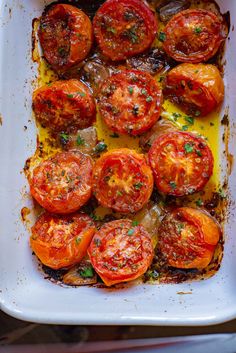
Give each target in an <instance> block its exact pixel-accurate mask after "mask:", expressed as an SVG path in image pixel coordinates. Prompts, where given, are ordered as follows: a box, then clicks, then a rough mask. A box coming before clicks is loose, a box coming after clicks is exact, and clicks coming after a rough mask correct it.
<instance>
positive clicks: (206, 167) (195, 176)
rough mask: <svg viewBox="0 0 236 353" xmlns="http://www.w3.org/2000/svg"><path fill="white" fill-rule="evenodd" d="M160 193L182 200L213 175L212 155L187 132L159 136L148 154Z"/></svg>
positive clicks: (202, 142) (196, 137)
mask: <svg viewBox="0 0 236 353" xmlns="http://www.w3.org/2000/svg"><path fill="white" fill-rule="evenodd" d="M148 156H149V163H150V166H151V168H152V170H153V174H154V180H155V184H156V186H157V188H158V190H159V191H161V192H163V193H164V194H168V195H173V196H184V195H189V194H192V193H194V192H198V191H200V190H202V189H203V188H204V186H205V185H206V183H207V182H208V180H209V179H210V177H211V175H212V173H213V162H214V160H213V155H212V152H211V150H210V148H209V147H208V146H207V144H206V142H205V140H203V139H202V138H201V137H198V136H196V135H194V134H192V133H189V132H181V131H173V132H169V133H166V134H162V135H160V136H159V137H158V138H157V139H156V140H155V141H154V143H153V145H152V147H151V148H150V150H149V153H148Z"/></svg>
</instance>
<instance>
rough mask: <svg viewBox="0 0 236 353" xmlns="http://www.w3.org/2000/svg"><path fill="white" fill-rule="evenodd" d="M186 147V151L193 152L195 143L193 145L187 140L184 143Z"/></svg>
mask: <svg viewBox="0 0 236 353" xmlns="http://www.w3.org/2000/svg"><path fill="white" fill-rule="evenodd" d="M184 149H185V152H186V153H191V152H193V145H191V144H190V143H189V142H187V143H186V144H185V145H184Z"/></svg>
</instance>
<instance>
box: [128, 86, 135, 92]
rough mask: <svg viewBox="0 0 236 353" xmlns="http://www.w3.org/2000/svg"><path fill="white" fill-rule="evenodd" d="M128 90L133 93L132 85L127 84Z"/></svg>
mask: <svg viewBox="0 0 236 353" xmlns="http://www.w3.org/2000/svg"><path fill="white" fill-rule="evenodd" d="M128 91H129V94H133V92H134V89H133V87H132V86H129V87H128Z"/></svg>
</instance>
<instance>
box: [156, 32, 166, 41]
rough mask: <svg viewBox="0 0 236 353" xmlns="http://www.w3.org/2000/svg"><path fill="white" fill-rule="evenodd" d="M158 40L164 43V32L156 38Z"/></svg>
mask: <svg viewBox="0 0 236 353" xmlns="http://www.w3.org/2000/svg"><path fill="white" fill-rule="evenodd" d="M158 39H159V41H160V42H165V40H166V34H165V33H164V32H160V33H159V36H158Z"/></svg>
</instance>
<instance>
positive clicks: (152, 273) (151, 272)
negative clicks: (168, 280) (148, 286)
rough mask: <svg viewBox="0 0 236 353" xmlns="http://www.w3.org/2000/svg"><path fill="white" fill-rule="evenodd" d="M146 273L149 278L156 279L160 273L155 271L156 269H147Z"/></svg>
mask: <svg viewBox="0 0 236 353" xmlns="http://www.w3.org/2000/svg"><path fill="white" fill-rule="evenodd" d="M146 275H147V276H148V277H149V278H150V279H157V278H158V277H159V276H160V275H159V273H158V272H157V270H149V271H147V273H146Z"/></svg>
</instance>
